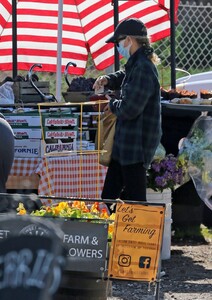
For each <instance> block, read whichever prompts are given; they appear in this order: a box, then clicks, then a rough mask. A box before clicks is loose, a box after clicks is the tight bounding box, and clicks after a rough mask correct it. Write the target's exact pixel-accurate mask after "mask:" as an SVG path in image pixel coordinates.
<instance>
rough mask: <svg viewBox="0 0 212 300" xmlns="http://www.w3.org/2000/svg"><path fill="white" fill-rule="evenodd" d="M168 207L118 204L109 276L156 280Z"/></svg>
mask: <svg viewBox="0 0 212 300" xmlns="http://www.w3.org/2000/svg"><path fill="white" fill-rule="evenodd" d="M164 216H165V207H164V205H163V204H162V205H161V206H160V205H158V204H157V205H152V204H151V205H141V204H138V205H137V204H125V203H124V204H123V203H119V204H117V208H116V219H115V228H114V234H113V238H112V245H111V249H110V258H109V268H108V277H109V278H111V279H113V278H114V279H126V280H139V281H145V282H152V281H155V280H156V277H157V271H158V266H159V261H160V252H161V245H162V237H163V227H164Z"/></svg>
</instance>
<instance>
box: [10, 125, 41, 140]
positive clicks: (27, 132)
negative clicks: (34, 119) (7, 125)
mask: <svg viewBox="0 0 212 300" xmlns="http://www.w3.org/2000/svg"><path fill="white" fill-rule="evenodd" d="M13 132H14V134H15V136H16V138H18V139H41V137H42V132H41V128H37V127H27V128H24V127H18V128H13Z"/></svg>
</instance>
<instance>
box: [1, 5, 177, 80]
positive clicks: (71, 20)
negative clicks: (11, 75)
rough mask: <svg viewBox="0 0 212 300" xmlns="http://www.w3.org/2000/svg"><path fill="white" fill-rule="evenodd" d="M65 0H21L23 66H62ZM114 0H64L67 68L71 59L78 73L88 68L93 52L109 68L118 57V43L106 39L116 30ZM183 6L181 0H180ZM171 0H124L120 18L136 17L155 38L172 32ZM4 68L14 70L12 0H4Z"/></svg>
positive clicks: (19, 33)
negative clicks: (60, 5) (59, 43)
mask: <svg viewBox="0 0 212 300" xmlns="http://www.w3.org/2000/svg"><path fill="white" fill-rule="evenodd" d="M58 2H59V0H17V61H18V68H17V69H18V70H29V68H30V67H31V66H32V64H34V63H40V64H42V66H43V67H42V71H45V72H56V64H57V40H58V39H57V37H58ZM111 2H112V1H111V0H63V19H62V53H61V65H62V70H61V71H62V72H63V70H64V67H65V66H66V64H67V63H68V62H69V61H73V62H75V63H76V64H77V68H73V69H72V70H71V71H72V73H73V74H78V75H80V74H84V72H85V69H86V63H87V59H88V52H90V53H91V55H92V58H93V60H94V63H95V66H96V68H97V69H98V70H103V69H105V68H107V67H108V66H110V65H112V64H113V63H114V47H113V44H106V43H105V40H106V39H107V38H108V37H109V36H110V35H112V33H113V31H114V7H113V5H112V4H111ZM175 3H176V7H175V12H176V11H177V7H178V3H179V0H176V1H175ZM169 9H170V0H147V1H145V0H144V1H141V0H140V1H139V0H137V1H119V15H118V18H119V21H121V20H123V19H125V18H128V17H136V18H139V19H141V20H142V21H143V22H144V23H145V25H146V26H147V28H148V34H149V36H150V37H151V41H152V42H155V41H158V40H160V39H162V38H164V37H167V36H169V35H170V16H169ZM0 70H12V0H0Z"/></svg>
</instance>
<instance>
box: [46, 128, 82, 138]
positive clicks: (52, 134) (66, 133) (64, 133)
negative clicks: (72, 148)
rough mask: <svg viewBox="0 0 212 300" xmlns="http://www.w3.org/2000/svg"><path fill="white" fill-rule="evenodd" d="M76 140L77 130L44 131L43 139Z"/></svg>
mask: <svg viewBox="0 0 212 300" xmlns="http://www.w3.org/2000/svg"><path fill="white" fill-rule="evenodd" d="M70 138H71V139H76V138H77V130H46V131H45V139H70Z"/></svg>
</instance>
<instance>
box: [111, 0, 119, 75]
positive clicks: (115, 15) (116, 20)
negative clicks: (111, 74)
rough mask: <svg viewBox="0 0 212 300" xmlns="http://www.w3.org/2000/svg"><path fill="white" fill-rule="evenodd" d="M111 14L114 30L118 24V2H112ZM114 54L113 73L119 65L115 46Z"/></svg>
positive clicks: (114, 0) (117, 0)
mask: <svg viewBox="0 0 212 300" xmlns="http://www.w3.org/2000/svg"><path fill="white" fill-rule="evenodd" d="M113 14H114V30H115V28H116V26H117V25H118V23H119V0H113ZM114 53H115V63H114V66H115V71H118V70H119V68H120V65H119V53H118V50H117V48H116V45H114Z"/></svg>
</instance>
